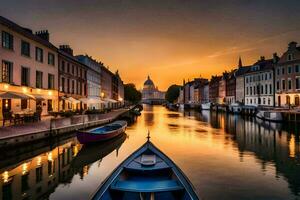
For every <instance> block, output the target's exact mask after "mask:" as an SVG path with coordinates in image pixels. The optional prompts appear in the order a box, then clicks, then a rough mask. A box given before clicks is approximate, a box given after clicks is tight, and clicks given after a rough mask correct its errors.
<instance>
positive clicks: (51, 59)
mask: <svg viewBox="0 0 300 200" xmlns="http://www.w3.org/2000/svg"><path fill="white" fill-rule="evenodd" d="M48 64H49V65H53V66H54V65H55V56H54V54H53V53H48Z"/></svg>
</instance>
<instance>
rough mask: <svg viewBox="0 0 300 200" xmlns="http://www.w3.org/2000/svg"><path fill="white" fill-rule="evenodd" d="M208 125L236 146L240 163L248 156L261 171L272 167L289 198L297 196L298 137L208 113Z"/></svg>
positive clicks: (275, 127) (256, 122)
mask: <svg viewBox="0 0 300 200" xmlns="http://www.w3.org/2000/svg"><path fill="white" fill-rule="evenodd" d="M210 125H211V126H212V127H213V128H222V129H224V131H225V133H226V134H227V135H228V136H229V137H226V138H227V139H228V138H230V140H232V141H234V142H235V144H236V145H237V148H238V150H239V152H240V153H239V155H240V160H241V161H243V156H244V155H245V153H252V154H254V155H255V157H256V158H257V160H258V161H259V162H260V163H261V168H262V170H264V169H265V168H266V165H267V164H271V165H274V166H275V169H276V174H277V175H281V176H284V177H285V179H286V180H287V182H288V183H289V188H290V190H291V191H292V192H293V194H295V195H298V194H299V192H300V145H299V133H297V134H296V133H295V130H292V129H287V130H282V129H281V128H283V127H282V126H281V125H280V124H276V123H269V122H263V121H261V120H257V119H255V118H242V117H240V116H235V115H231V114H229V115H228V114H216V113H215V112H212V113H211V123H210ZM294 128H295V129H296V130H297V129H298V128H297V127H294Z"/></svg>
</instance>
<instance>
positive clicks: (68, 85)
mask: <svg viewBox="0 0 300 200" xmlns="http://www.w3.org/2000/svg"><path fill="white" fill-rule="evenodd" d="M67 92H68V93H70V79H67Z"/></svg>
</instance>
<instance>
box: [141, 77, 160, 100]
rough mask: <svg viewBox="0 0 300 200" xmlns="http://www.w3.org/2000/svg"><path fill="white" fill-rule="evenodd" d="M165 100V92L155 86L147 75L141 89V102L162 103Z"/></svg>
mask: <svg viewBox="0 0 300 200" xmlns="http://www.w3.org/2000/svg"><path fill="white" fill-rule="evenodd" d="M164 101H165V92H161V91H159V90H158V88H157V87H155V85H154V82H153V81H152V80H151V79H150V76H148V78H147V80H146V81H145V82H144V86H143V90H142V102H143V103H148V104H162V103H163V102H164Z"/></svg>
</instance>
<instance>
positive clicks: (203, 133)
mask: <svg viewBox="0 0 300 200" xmlns="http://www.w3.org/2000/svg"><path fill="white" fill-rule="evenodd" d="M148 129H149V130H150V132H151V140H152V141H153V143H154V144H155V145H156V146H158V147H159V148H160V149H161V150H162V151H163V152H165V153H166V154H167V155H168V156H169V157H170V158H171V159H173V160H174V161H175V162H176V163H177V165H178V166H179V167H181V169H182V170H183V171H184V172H185V174H186V175H187V176H188V177H189V179H190V180H191V182H192V183H193V185H194V187H195V188H196V191H197V193H198V194H199V196H200V197H202V199H205V200H219V199H223V200H227V199H264V200H265V199H272V200H276V199H284V200H286V199H287V200H288V199H291V200H295V199H300V197H299V192H300V160H299V156H300V146H299V134H297V128H295V127H293V128H292V129H291V128H286V127H281V126H280V125H276V124H267V123H263V122H261V121H257V120H255V119H243V118H241V117H238V116H234V115H224V114H216V113H210V112H208V111H204V112H202V113H198V112H194V111H190V112H185V113H180V112H172V111H168V110H166V109H165V108H164V107H161V106H144V111H143V112H142V115H141V116H140V117H139V118H138V120H137V122H136V123H134V124H133V125H131V126H129V127H128V129H127V131H126V134H124V135H122V136H121V137H119V138H117V139H116V140H113V141H109V142H106V143H105V144H101V145H99V146H97V147H89V148H87V147H83V146H82V145H80V144H79V143H78V141H77V140H76V137H71V138H66V139H60V141H51V143H41V144H35V145H31V146H26V147H23V148H20V149H18V150H11V151H8V152H2V155H0V158H1V160H0V173H1V182H0V187H1V188H0V199H24V200H25V199H51V200H60V199H64V200H65V199H73V200H74V199H78V200H82V199H88V198H89V197H90V195H91V194H93V192H94V191H95V189H96V188H97V187H98V186H99V184H100V183H101V181H103V180H104V179H105V178H106V177H107V175H108V174H109V173H110V172H111V171H112V170H113V169H114V168H115V167H116V166H117V165H118V164H119V163H120V162H121V161H123V160H124V159H125V158H126V157H127V156H128V155H129V154H130V153H132V152H133V151H135V150H136V149H137V148H138V147H139V146H141V145H142V144H143V143H144V142H145V141H146V135H147V130H148ZM287 130H289V131H287Z"/></svg>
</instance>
